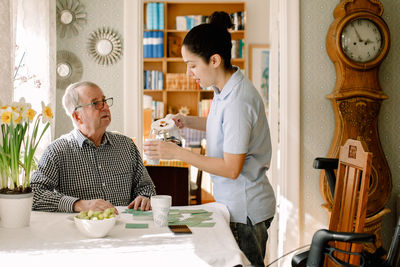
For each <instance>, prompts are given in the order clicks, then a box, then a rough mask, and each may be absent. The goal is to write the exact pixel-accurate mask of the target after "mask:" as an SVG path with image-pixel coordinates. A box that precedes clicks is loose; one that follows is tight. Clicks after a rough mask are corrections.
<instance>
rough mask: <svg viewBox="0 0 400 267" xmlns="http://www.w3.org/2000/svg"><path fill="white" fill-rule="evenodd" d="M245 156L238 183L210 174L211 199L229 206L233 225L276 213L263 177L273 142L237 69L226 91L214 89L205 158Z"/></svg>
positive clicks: (248, 84) (254, 95) (248, 85)
mask: <svg viewBox="0 0 400 267" xmlns="http://www.w3.org/2000/svg"><path fill="white" fill-rule="evenodd" d="M224 152H226V153H230V154H246V159H245V162H244V165H243V169H242V172H241V173H240V175H239V177H238V178H237V179H236V180H232V179H229V178H225V177H221V176H217V175H211V178H212V180H213V183H214V187H213V196H214V198H215V200H216V201H217V202H220V203H223V204H225V205H226V206H227V207H228V210H229V212H230V215H231V222H238V223H244V224H246V223H247V217H249V218H250V220H251V222H252V223H253V224H256V223H259V222H262V221H265V220H267V219H269V218H271V217H273V216H274V214H275V205H276V204H275V195H274V191H273V189H272V186H271V184H270V183H269V181H268V178H267V176H266V171H267V170H268V168H269V164H270V161H271V152H272V151H271V139H270V132H269V126H268V122H267V118H266V115H265V110H264V104H263V101H262V99H261V96H260V95H259V93H258V91H257V89H256V88H255V87H254V86H253V84H252V83H251V82H250V81H249V80H248V79H247V78H246V77H245V76H244V75H243V73H242V72H241V71H240V70H239V69H238V70H237V71H236V72H235V73H234V74H233V75H232V77H231V78H230V79H229V81H228V82H227V83H226V84H225V86H224V88H222V90H221V91H220V90H219V89H218V88H214V98H213V101H212V104H211V108H210V113H209V115H208V118H207V155H208V156H210V157H218V158H223V157H224Z"/></svg>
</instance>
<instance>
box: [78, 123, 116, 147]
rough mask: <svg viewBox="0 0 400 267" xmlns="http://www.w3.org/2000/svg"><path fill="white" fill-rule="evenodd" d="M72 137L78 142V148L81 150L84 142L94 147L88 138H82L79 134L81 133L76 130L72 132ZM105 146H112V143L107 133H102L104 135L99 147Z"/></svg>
mask: <svg viewBox="0 0 400 267" xmlns="http://www.w3.org/2000/svg"><path fill="white" fill-rule="evenodd" d="M72 135H73V136H74V137H75V139H76V141H77V142H78V145H79V147H81V148H82V147H83V144H84V143H85V142H87V143H88V144H92V145H93V146H94V144H93V142H92V141H91V140H90V139H89V138H87V137H86V136H84V135H83V134H82V133H81V131H79V130H78V129H77V128H75V129H74V130H73V131H72ZM105 144H110V145H113V143H112V141H111V138H110V136H109V133H108V132H105V133H104V135H103V140H102V142H101V145H105Z"/></svg>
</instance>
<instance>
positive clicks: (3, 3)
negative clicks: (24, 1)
mask: <svg viewBox="0 0 400 267" xmlns="http://www.w3.org/2000/svg"><path fill="white" fill-rule="evenodd" d="M13 3H14V2H13V1H12V0H0V36H2V40H1V43H0V58H1V64H0V102H2V103H3V104H4V103H7V102H10V101H11V100H12V88H13V86H12V82H13V80H12V77H13V76H12V72H13V68H14V56H13V55H14V45H13V43H14V41H13V39H14V38H13V30H12V29H13ZM0 104H1V103H0Z"/></svg>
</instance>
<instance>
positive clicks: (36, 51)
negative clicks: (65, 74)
mask: <svg viewBox="0 0 400 267" xmlns="http://www.w3.org/2000/svg"><path fill="white" fill-rule="evenodd" d="M0 1H3V0H0ZM13 2H14V5H15V7H14V8H15V10H16V12H15V14H16V23H15V24H16V25H15V28H14V31H15V42H16V46H15V50H16V53H15V66H16V67H17V68H18V66H19V69H18V73H17V75H16V80H15V81H14V88H15V90H14V95H13V99H14V100H19V99H20V98H21V97H24V98H25V100H26V102H29V103H31V104H32V107H33V108H34V109H35V110H36V111H38V112H41V110H42V106H41V102H42V101H43V102H44V103H45V104H46V105H47V104H50V106H51V108H52V110H53V114H54V113H55V110H56V109H55V104H56V103H55V101H56V97H55V96H56V95H55V94H56V74H55V65H56V19H55V18H56V9H55V8H56V1H48V0H35V1H31V0H15V1H13ZM0 10H1V9H0ZM4 39H6V38H4ZM10 53H12V51H10ZM13 75H15V72H14V73H13ZM10 89H11V90H12V87H11V88H10ZM54 116H55V114H54ZM54 125H55V123H53V124H52V127H51V131H47V133H46V136H44V137H43V140H42V142H41V144H40V146H41V148H38V154H41V153H40V152H41V151H42V150H43V148H44V147H46V146H47V145H48V144H49V143H50V141H51V140H52V136H54Z"/></svg>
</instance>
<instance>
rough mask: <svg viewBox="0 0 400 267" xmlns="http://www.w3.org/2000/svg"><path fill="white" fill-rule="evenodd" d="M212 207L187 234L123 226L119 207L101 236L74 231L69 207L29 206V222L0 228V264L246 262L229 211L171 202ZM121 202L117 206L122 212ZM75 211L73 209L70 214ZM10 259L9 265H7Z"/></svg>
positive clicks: (124, 216) (125, 216)
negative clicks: (205, 222)
mask: <svg viewBox="0 0 400 267" xmlns="http://www.w3.org/2000/svg"><path fill="white" fill-rule="evenodd" d="M173 208H180V209H206V210H208V211H211V212H213V215H212V217H213V221H214V222H216V224H215V226H214V227H212V228H208V227H204V228H203V227H190V229H191V230H192V232H193V234H192V235H174V234H172V233H171V232H170V230H169V228H167V227H162V228H159V227H155V226H154V224H153V222H152V221H145V223H148V224H149V228H147V229H125V223H143V221H140V220H137V219H135V220H133V219H132V215H131V214H123V213H120V216H119V218H118V221H117V224H116V226H115V227H114V228H113V229H112V230H111V232H110V233H109V234H108V235H107V236H106V237H104V238H87V237H85V236H84V235H82V234H81V233H80V232H78V229H77V228H76V226H75V224H74V222H73V220H71V218H72V216H73V214H70V213H49V212H36V211H34V212H32V217H31V223H30V226H29V227H25V228H20V229H4V228H0V265H1V266H25V267H26V266H70V267H73V266H96V267H98V266H113V265H115V264H118V266H185V267H186V266H235V265H243V266H246V265H248V264H249V262H248V260H247V258H246V257H245V256H244V254H243V252H242V251H241V250H240V249H239V247H238V245H237V244H236V242H235V240H234V237H233V235H232V233H231V231H230V228H229V213H228V210H227V209H226V207H225V206H224V205H222V204H218V203H209V204H204V205H196V206H185V207H173ZM124 209H125V207H118V210H119V211H120V212H121V211H123V210H124ZM75 215H76V214H75ZM6 263H7V264H9V265H6Z"/></svg>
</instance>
